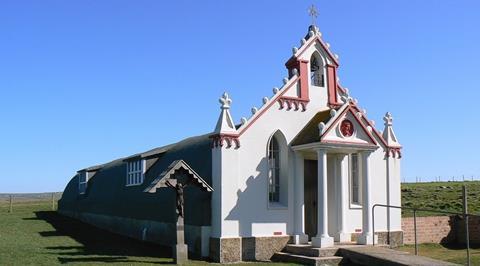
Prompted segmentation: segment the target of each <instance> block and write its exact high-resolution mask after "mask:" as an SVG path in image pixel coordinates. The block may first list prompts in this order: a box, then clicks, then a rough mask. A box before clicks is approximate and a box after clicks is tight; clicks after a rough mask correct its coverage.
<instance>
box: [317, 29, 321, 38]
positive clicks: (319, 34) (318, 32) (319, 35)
mask: <svg viewBox="0 0 480 266" xmlns="http://www.w3.org/2000/svg"><path fill="white" fill-rule="evenodd" d="M317 34H318V37H322V33H321V32H320V31H319V30H318V27H317Z"/></svg>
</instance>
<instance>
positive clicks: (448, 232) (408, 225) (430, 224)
mask: <svg viewBox="0 0 480 266" xmlns="http://www.w3.org/2000/svg"><path fill="white" fill-rule="evenodd" d="M455 224H456V223H455V217H454V216H430V217H417V242H418V243H449V242H453V241H455V240H456V234H455ZM402 230H403V243H404V244H414V243H415V235H414V224H413V217H405V218H402Z"/></svg>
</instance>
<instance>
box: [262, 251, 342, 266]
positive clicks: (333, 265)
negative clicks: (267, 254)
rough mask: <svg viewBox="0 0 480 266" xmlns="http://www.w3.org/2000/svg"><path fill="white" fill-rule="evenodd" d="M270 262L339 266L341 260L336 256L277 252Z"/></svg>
mask: <svg viewBox="0 0 480 266" xmlns="http://www.w3.org/2000/svg"><path fill="white" fill-rule="evenodd" d="M271 260H272V261H278V262H293V263H299V264H303V265H314V266H338V265H341V263H342V260H343V258H342V257H338V256H329V257H309V256H304V255H297V254H291V253H286V252H277V253H275V254H274V255H273V257H272V259H271Z"/></svg>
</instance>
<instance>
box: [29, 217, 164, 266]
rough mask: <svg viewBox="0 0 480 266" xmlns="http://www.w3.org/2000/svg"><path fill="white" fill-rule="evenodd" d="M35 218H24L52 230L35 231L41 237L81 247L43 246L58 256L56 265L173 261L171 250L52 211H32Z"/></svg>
mask: <svg viewBox="0 0 480 266" xmlns="http://www.w3.org/2000/svg"><path fill="white" fill-rule="evenodd" d="M35 215H36V218H27V219H38V220H44V221H46V222H48V223H49V224H51V225H52V226H53V228H55V230H54V231H46V232H39V234H40V235H41V236H42V237H58V236H68V237H70V238H73V239H74V240H75V241H77V242H78V243H80V244H81V245H75V246H51V247H46V249H47V250H49V252H50V253H51V254H56V255H58V260H59V262H60V263H69V262H76V263H81V262H85V263H86V262H102V263H114V262H127V263H134V262H149V263H158V264H170V263H172V262H173V259H171V254H172V253H171V249H170V248H168V247H164V246H160V245H155V244H152V243H147V242H143V241H139V240H136V239H132V238H128V237H124V236H120V235H117V234H113V233H110V232H107V231H105V230H101V229H99V228H97V227H94V226H91V225H88V224H85V223H82V222H80V221H78V220H75V219H72V218H69V217H65V216H62V215H60V214H58V213H57V212H54V211H38V212H35ZM129 257H149V258H163V259H161V260H159V261H158V262H156V261H155V260H148V261H144V260H135V259H136V258H129Z"/></svg>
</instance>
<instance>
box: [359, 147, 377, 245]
mask: <svg viewBox="0 0 480 266" xmlns="http://www.w3.org/2000/svg"><path fill="white" fill-rule="evenodd" d="M370 154H371V152H370V151H363V152H361V155H362V220H363V223H362V234H361V235H360V236H359V237H358V241H357V242H358V243H359V244H363V245H371V244H373V241H375V243H377V236H375V239H372V207H373V201H372V190H371V187H372V184H371V183H372V180H371V176H370Z"/></svg>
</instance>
